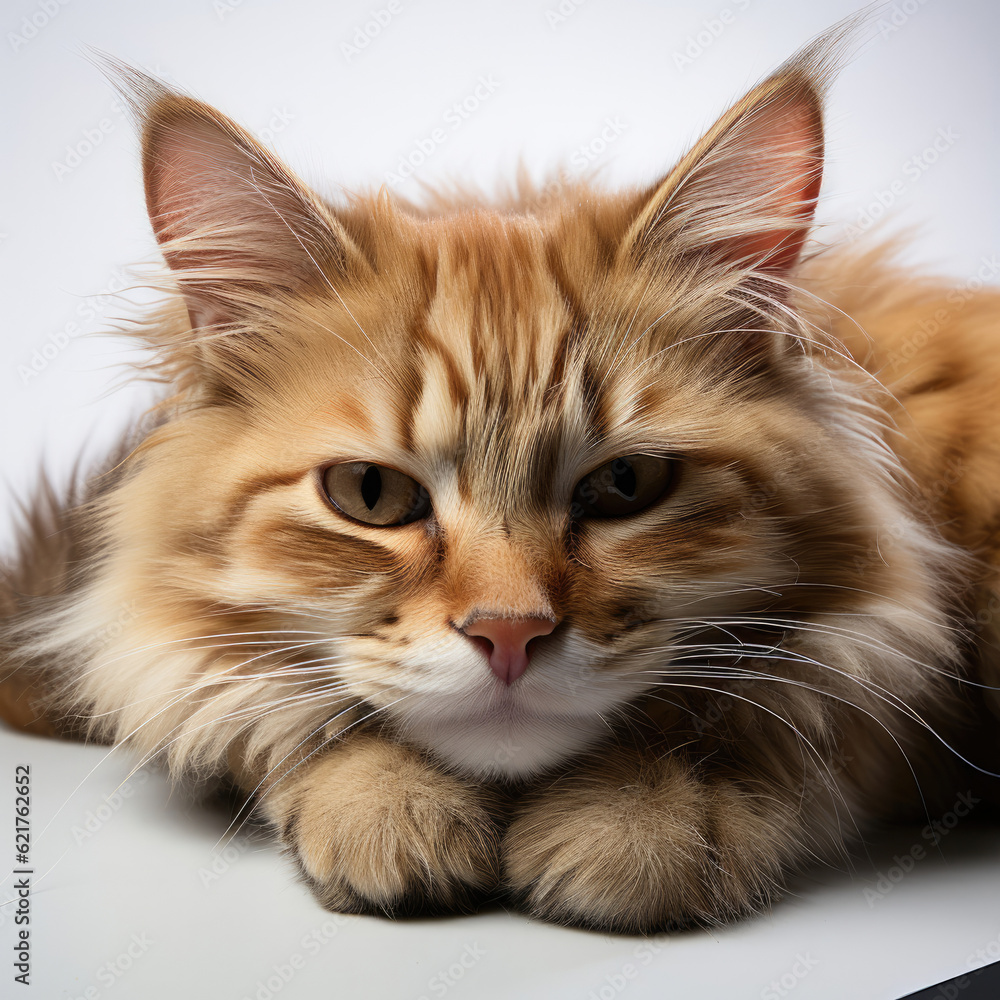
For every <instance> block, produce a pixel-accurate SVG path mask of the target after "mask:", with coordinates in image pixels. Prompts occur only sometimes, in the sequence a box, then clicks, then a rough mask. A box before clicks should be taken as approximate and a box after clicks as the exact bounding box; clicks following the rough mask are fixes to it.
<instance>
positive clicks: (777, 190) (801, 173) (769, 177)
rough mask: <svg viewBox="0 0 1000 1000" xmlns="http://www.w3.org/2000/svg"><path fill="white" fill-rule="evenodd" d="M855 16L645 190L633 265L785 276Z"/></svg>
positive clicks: (816, 177)
mask: <svg viewBox="0 0 1000 1000" xmlns="http://www.w3.org/2000/svg"><path fill="white" fill-rule="evenodd" d="M861 20H862V19H861V18H857V17H855V18H850V19H848V20H847V21H844V22H842V23H841V24H839V25H837V26H836V27H835V28H833V29H831V30H830V31H829V32H827V33H825V34H824V35H822V36H820V37H819V38H818V39H816V40H815V41H814V42H813V43H812V44H810V45H809V46H807V47H806V48H805V49H803V50H802V51H801V52H799V53H798V54H797V55H795V56H794V57H793V58H792V59H790V60H789V61H788V62H787V63H785V64H784V65H783V66H781V67H780V68H779V69H778V70H777V71H776V72H774V73H773V74H771V75H770V76H769V77H767V78H766V79H765V80H764V81H762V82H761V83H760V84H758V85H757V86H756V87H754V88H753V90H751V91H750V92H749V93H748V94H747V95H746V96H745V97H744V98H743V99H742V100H741V101H739V102H737V103H736V104H735V105H733V107H731V108H730V109H729V110H728V111H727V112H726V113H725V114H724V115H723V116H722V117H721V118H720V119H719V120H718V121H717V122H716V123H715V125H713V126H712V128H711V129H709V131H708V132H707V133H706V134H705V135H704V136H703V137H702V139H701V140H700V141H699V142H698V143H697V144H696V145H695V146H694V148H693V149H691V151H690V152H689V153H688V154H687V155H686V156H685V157H684V158H683V159H682V160H681V161H680V163H679V164H678V165H677V166H676V167H675V168H674V169H673V170H672V171H671V172H670V173H669V174H668V175H667V177H666V178H664V179H663V180H662V181H660V182H659V183H657V184H656V185H655V186H654V187H653V188H651V189H650V191H649V193H648V194H647V196H646V198H645V200H644V202H643V207H642V209H641V210H640V212H639V215H638V217H637V218H636V219H635V220H634V222H633V224H632V226H631V228H630V230H629V233H628V235H627V237H626V240H625V248H624V249H625V252H626V253H628V254H629V255H630V256H631V257H632V258H633V259H634V260H636V261H638V260H647V261H649V260H652V262H653V264H654V266H655V265H656V264H657V263H660V262H664V261H666V260H669V259H671V258H677V257H682V258H687V257H691V256H696V257H699V258H706V257H707V258H709V259H712V260H715V261H716V262H718V263H720V264H722V265H724V266H728V267H732V268H735V269H746V270H753V271H758V272H764V273H768V274H771V275H773V276H779V277H780V276H784V275H785V274H787V272H789V271H790V270H791V268H792V267H794V265H795V264H796V263H797V261H798V259H799V257H800V255H801V252H802V246H803V243H804V242H805V240H806V237H807V235H808V232H809V228H810V226H811V224H812V219H813V213H814V211H815V207H816V202H817V199H818V197H819V190H820V183H821V181H822V175H823V98H824V94H825V90H826V86H827V84H828V82H829V79H830V77H831V75H832V73H833V71H834V69H835V68H836V66H837V65H838V64H839V63H840V61H841V59H842V55H843V50H844V48H845V46H846V45H847V43H848V42H850V41H851V39H852V38H853V35H854V34H855V32H856V29H857V27H858V24H859V23H861Z"/></svg>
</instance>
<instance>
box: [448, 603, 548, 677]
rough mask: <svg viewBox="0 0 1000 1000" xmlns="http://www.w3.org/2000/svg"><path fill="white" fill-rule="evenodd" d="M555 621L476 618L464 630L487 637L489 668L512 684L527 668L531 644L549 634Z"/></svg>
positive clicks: (480, 637) (471, 634)
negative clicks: (529, 645)
mask: <svg viewBox="0 0 1000 1000" xmlns="http://www.w3.org/2000/svg"><path fill="white" fill-rule="evenodd" d="M555 627H556V623H555V622H554V621H552V620H551V619H548V618H476V619H475V620H473V621H471V622H469V624H468V625H466V626H465V627H464V628H463V629H462V631H463V632H464V633H465V634H466V635H468V636H474V637H476V638H479V639H482V640H484V642H483V645H484V646H488V647H489V648H488V649H484V652H485V653H486V655H487V656H488V657H489V660H490V669H491V670H492V671H493V673H495V674H496V675H497V677H499V678H500V680H502V681H503V682H504V684H508V685H510V684H513V683H514V681H516V680H517V679H518V677H520V676H521V674H523V673H524V672H525V670H527V669H528V660H529V659H530V657H531V654H530V653H529V652H528V643H529V642H531V640H532V639H536V638H538V636H540V635H548V634H549V633H550V632H551V631H552V630H553V629H554V628H555Z"/></svg>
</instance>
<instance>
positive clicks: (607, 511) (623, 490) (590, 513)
mask: <svg viewBox="0 0 1000 1000" xmlns="http://www.w3.org/2000/svg"><path fill="white" fill-rule="evenodd" d="M673 478H674V462H673V461H671V460H670V459H669V458H657V457H656V456H654V455H624V456H622V457H621V458H616V459H613V460H612V461H610V462H608V463H607V464H606V465H602V466H601V467H600V468H599V469H594V471H593V472H591V473H589V474H588V475H586V476H584V477H583V479H581V480H580V482H579V483H578V484H577V487H576V490H575V492H574V493H573V516H574V517H626V516H627V515H629V514H637V513H638V512H639V511H640V510H645V509H646V508H647V507H649V506H650V505H651V504H653V503H655V502H656V501H657V500H659V499H660V497H662V496H663V494H664V493H666V491H667V490H668V489H669V488H670V485H671V483H672V482H673Z"/></svg>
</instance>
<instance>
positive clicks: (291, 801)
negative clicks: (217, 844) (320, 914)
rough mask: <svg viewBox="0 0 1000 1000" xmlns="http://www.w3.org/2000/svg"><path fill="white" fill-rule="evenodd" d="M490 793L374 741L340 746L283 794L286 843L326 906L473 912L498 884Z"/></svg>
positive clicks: (360, 910) (347, 910) (415, 755)
mask: <svg viewBox="0 0 1000 1000" xmlns="http://www.w3.org/2000/svg"><path fill="white" fill-rule="evenodd" d="M492 807H493V803H492V802H491V801H490V799H489V797H488V793H487V792H486V791H484V790H482V789H479V788H475V787H472V786H469V785H467V784H465V783H464V782H462V781H461V780H460V779H458V778H456V777H454V776H453V775H450V774H446V773H444V772H442V771H440V770H438V769H436V768H435V767H434V766H433V765H432V764H431V763H430V762H429V761H428V760H426V759H425V758H424V757H422V756H421V755H420V754H418V753H416V752H415V751H412V750H410V749H408V748H406V747H403V746H399V745H397V744H394V743H390V742H387V741H385V740H382V739H378V738H374V737H360V738H357V739H354V740H351V741H349V742H348V743H346V744H345V745H343V746H340V747H336V748H334V749H333V750H332V751H331V752H330V753H328V754H327V755H325V756H324V757H323V758H322V759H320V760H319V761H317V762H315V763H314V764H313V765H312V766H311V767H309V769H308V771H307V773H306V774H305V775H304V776H303V777H302V778H301V779H299V780H298V781H297V782H296V783H295V787H294V789H292V790H289V791H285V792H283V793H282V794H281V795H280V797H279V800H278V808H279V810H280V811H281V812H282V813H283V814H284V815H283V817H280V818H279V817H276V819H277V821H278V822H280V823H281V825H282V827H283V835H282V839H283V840H284V842H285V843H286V844H287V846H288V847H289V848H290V850H291V852H292V853H293V854H294V855H295V857H296V858H297V860H298V863H299V866H300V868H301V870H302V872H303V874H304V876H305V879H306V881H307V883H308V884H309V886H310V888H311V889H312V891H313V893H314V894H315V895H316V897H317V899H318V900H319V901H320V902H321V903H322V904H323V905H324V906H325V907H327V908H328V909H331V910H334V911H337V912H341V913H379V914H383V915H389V916H397V915H399V916H402V915H413V914H417V913H440V912H450V911H456V910H469V909H472V908H473V907H474V905H475V903H476V902H477V901H478V900H481V899H482V898H484V897H486V896H488V895H489V894H490V893H491V892H493V891H494V890H495V888H496V886H497V884H498V882H499V860H498V849H499V839H500V838H499V831H498V829H497V826H496V822H495V820H494V818H493V817H492V816H491V814H490V809H491V808H492Z"/></svg>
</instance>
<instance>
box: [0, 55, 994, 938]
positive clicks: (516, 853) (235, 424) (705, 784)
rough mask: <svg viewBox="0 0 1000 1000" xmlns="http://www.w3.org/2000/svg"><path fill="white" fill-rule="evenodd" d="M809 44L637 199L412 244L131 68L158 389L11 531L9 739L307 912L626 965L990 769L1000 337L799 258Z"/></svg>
mask: <svg viewBox="0 0 1000 1000" xmlns="http://www.w3.org/2000/svg"><path fill="white" fill-rule="evenodd" d="M837 44H838V43H837V42H836V40H835V39H834V40H831V37H824V38H822V39H820V40H819V41H818V42H816V43H814V44H812V45H811V46H808V47H807V48H806V49H804V50H803V51H802V52H800V53H799V54H798V55H796V56H794V57H793V58H792V59H791V60H789V61H788V62H787V63H785V64H784V65H783V66H781V67H780V68H779V69H778V70H776V71H775V72H774V73H773V74H772V75H770V76H769V77H768V78H766V79H765V80H764V81H763V82H762V83H760V84H758V85H757V86H755V87H754V88H753V89H751V90H750V92H749V93H748V94H747V95H746V96H744V97H743V98H742V99H741V100H739V101H738V102H737V103H736V104H735V105H733V106H732V107H731V108H730V109H729V110H728V111H726V113H725V114H724V115H723V116H722V117H721V118H720V119H719V120H718V121H717V122H716V123H715V124H714V125H713V126H712V127H711V129H710V130H709V131H708V132H707V133H706V134H705V135H704V136H703V137H702V138H701V139H700V140H699V141H698V142H697V143H696V144H695V145H694V147H693V148H692V149H691V150H690V151H689V152H688V153H687V154H686V155H685V156H684V157H683V158H682V159H681V160H680V162H679V163H678V164H677V165H676V166H675V167H674V168H673V169H672V170H670V171H669V172H668V173H666V175H665V176H664V177H663V178H662V179H661V180H659V181H658V182H657V183H654V184H652V185H649V186H646V187H643V188H637V189H632V190H624V191H618V192H607V191H604V190H601V189H600V188H599V187H597V186H596V185H595V184H594V183H592V182H591V181H580V180H572V179H567V178H562V179H558V180H556V181H554V182H553V183H551V184H549V185H548V186H545V187H542V188H539V189H533V188H530V187H529V186H527V185H525V186H524V188H523V190H521V191H520V192H519V194H518V195H516V196H511V197H510V198H508V199H506V200H505V199H499V200H498V201H496V202H494V203H488V202H486V201H484V200H476V199H473V198H470V197H468V196H465V195H462V196H455V197H453V198H448V197H446V196H441V197H439V198H438V199H437V200H436V201H435V200H433V199H432V200H431V202H430V204H428V205H425V206H423V207H419V206H416V205H413V204H410V203H407V202H405V201H403V200H401V199H399V198H397V197H393V196H392V195H390V194H389V193H387V192H386V191H385V190H384V189H383V190H380V191H378V192H376V193H373V194H366V195H356V196H353V197H352V198H350V199H349V200H347V201H346V202H345V203H344V204H340V205H334V204H331V203H328V202H327V201H324V200H322V199H321V198H320V197H318V196H317V195H316V194H315V193H314V192H312V191H311V190H310V189H309V188H307V187H306V186H305V185H304V184H303V183H302V182H301V181H300V180H298V179H297V178H296V177H295V176H294V175H293V174H292V173H291V172H290V171H289V170H288V169H287V168H286V167H285V166H284V165H283V164H281V163H280V162H279V161H278V159H277V158H276V157H275V156H274V155H273V154H272V153H271V152H269V151H268V150H266V149H265V148H264V147H263V146H261V145H260V144H259V143H258V142H257V141H256V140H255V139H254V138H253V137H252V136H251V135H250V134H249V133H247V132H246V131H244V130H243V129H242V128H240V127H239V126H238V125H236V124H235V123H233V122H232V121H231V120H230V119H229V118H227V117H225V116H224V115H223V114H221V113H220V112H219V111H217V110H215V109H214V108H211V107H209V106H208V105H206V104H204V103H201V102H200V101H198V100H195V99H193V98H191V97H188V96H186V95H184V94H182V93H180V92H177V91H174V90H171V89H168V88H167V87H166V86H164V85H162V84H161V83H160V82H158V81H155V80H153V79H152V78H150V77H147V76H144V75H143V74H141V73H139V72H138V71H135V70H131V69H129V68H127V67H123V66H119V67H118V68H117V70H116V72H117V74H118V77H119V80H120V81H123V82H122V86H123V87H124V89H125V91H126V92H127V94H128V97H129V100H130V102H131V107H132V109H133V111H134V113H135V115H136V117H137V119H138V121H139V125H140V129H141V135H142V157H143V167H144V180H145V192H146V200H147V204H148V208H149V215H150V220H151V224H152V228H153V232H154V234H155V237H156V239H157V241H158V243H159V246H160V249H161V250H162V253H163V256H164V258H165V261H166V264H167V266H168V268H167V271H166V272H165V276H164V279H163V280H164V290H165V299H164V303H163V305H162V307H160V308H159V309H157V310H155V311H154V312H153V314H151V315H150V316H149V317H147V318H146V319H145V320H144V321H143V322H142V323H141V324H140V326H139V327H138V330H139V333H140V335H141V336H142V337H144V339H145V342H146V344H147V345H148V347H149V352H150V357H151V358H152V359H153V360H151V361H150V362H149V363H148V364H147V365H146V369H145V374H147V375H152V376H154V377H156V378H158V379H160V380H161V381H162V383H163V384H164V386H165V387H166V389H165V391H164V394H163V398H162V400H161V401H160V402H159V404H158V405H157V406H156V408H155V410H154V411H153V412H151V413H150V414H149V415H147V417H146V418H144V420H142V421H140V422H139V424H138V425H137V426H136V428H135V429H134V430H133V432H132V433H131V435H130V436H129V437H128V439H127V440H126V441H125V442H123V445H122V448H121V450H120V452H119V453H117V454H115V455H114V456H112V457H111V458H110V459H109V461H108V462H107V463H106V465H105V466H104V467H103V468H101V469H98V470H97V471H96V472H95V473H94V474H93V475H91V476H90V477H89V478H87V479H86V480H85V481H84V482H83V483H82V484H81V485H80V486H79V487H78V488H77V489H76V490H75V491H74V492H73V493H72V495H70V496H69V497H67V498H64V499H61V500H60V499H56V498H54V494H53V491H52V489H51V487H48V486H45V485H43V486H42V487H41V488H40V490H39V491H38V494H37V497H36V500H35V502H34V504H32V505H30V507H29V509H28V514H27V517H26V520H25V522H24V524H23V525H22V526H21V530H20V535H19V549H18V551H17V552H16V553H15V555H14V557H13V558H12V559H11V560H10V561H9V565H8V566H7V568H6V572H5V574H4V577H3V582H2V585H0V614H2V616H3V626H2V631H0V661H2V663H3V666H4V670H3V678H4V679H3V685H2V687H0V704H2V708H3V715H4V717H5V718H6V719H7V720H8V722H9V723H10V724H12V725H15V726H18V727H20V728H22V729H25V730H27V731H34V732H39V733H48V734H52V735H62V736H70V737H78V738H84V739H91V740H96V741H102V742H105V743H109V744H115V745H121V746H124V747H127V748H130V749H131V750H132V751H134V752H135V753H136V755H137V759H138V760H143V761H144V760H148V759H153V758H155V759H157V760H161V761H164V762H165V763H166V764H167V766H169V768H170V770H171V772H173V773H175V774H177V775H192V776H204V777H212V776H214V777H216V778H218V777H221V778H223V779H224V780H226V781H228V782H231V783H232V785H233V786H234V787H236V788H237V789H239V790H240V792H241V794H242V796H243V798H244V800H245V801H246V803H247V806H248V808H249V807H251V806H252V808H253V809H254V810H255V813H256V815H257V816H259V817H260V818H261V819H263V820H264V821H266V822H267V823H269V824H270V825H271V826H272V827H273V828H274V829H275V830H276V831H277V835H278V837H279V838H280V841H281V843H282V844H283V845H284V847H285V848H286V849H287V851H288V852H289V854H290V855H291V856H292V857H293V858H294V859H295V861H296V863H297V866H298V868H299V870H300V872H301V876H302V878H303V880H304V881H305V883H306V884H307V885H308V886H309V887H310V889H311V890H312V891H313V893H314V894H315V896H316V898H317V899H318V900H319V901H320V902H321V903H322V904H323V905H324V906H326V907H328V908H330V909H332V910H336V911H342V912H360V913H376V914H386V915H403V914H413V913H447V912H456V911H465V910H470V909H474V908H476V907H477V906H480V905H482V904H483V903H484V902H487V901H500V902H502V903H503V904H504V905H507V906H511V907H518V908H520V909H522V910H523V911H525V912H527V913H529V914H532V915H534V916H536V917H539V918H542V919H545V920H550V921H555V922H559V923H563V924H568V925H574V926H580V927H585V928H593V929H599V930H604V931H617V932H628V933H633V932H653V931H659V930H663V929H669V928H676V927H682V926H687V925H692V924H704V923H716V922H722V921H727V920H731V919H734V918H738V917H740V916H742V915H746V914H749V913H752V912H754V911H757V910H759V909H760V908H762V907H764V906H766V905H768V904H769V902H770V901H771V900H773V899H775V898H776V897H777V896H778V895H780V893H781V891H782V888H783V886H784V885H785V884H786V882H787V879H788V878H789V876H790V875H792V874H794V873H796V872H798V871H801V870H803V869H804V868H805V867H806V866H808V865H810V864H812V863H814V862H815V860H816V859H828V860H831V859H832V860H837V859H841V858H843V857H845V856H846V855H845V852H846V851H847V850H848V848H849V846H850V845H851V844H852V843H854V842H856V841H857V840H858V838H859V837H860V836H861V835H862V834H863V833H864V831H865V829H868V828H870V825H871V824H872V823H873V822H875V821H878V820H880V819H885V818H890V817H893V816H905V815H912V814H916V815H920V814H921V810H924V809H931V808H934V806H933V803H935V802H937V801H945V800H946V798H947V796H948V795H949V794H951V792H952V791H953V790H954V782H955V781H956V780H957V779H956V774H957V773H959V772H958V770H957V769H958V768H960V767H963V766H964V765H963V764H962V761H963V760H965V759H968V760H969V761H971V762H972V763H973V764H975V765H976V766H977V767H978V768H979V769H980V770H981V771H983V772H989V770H990V764H992V765H993V768H994V769H996V765H997V763H998V756H1000V755H997V754H996V753H995V750H996V744H995V734H996V731H997V726H996V716H995V715H994V714H993V711H994V709H995V707H996V700H995V698H994V697H993V691H992V690H991V688H994V687H995V685H996V684H997V683H998V664H1000V657H998V630H997V613H996V612H997V610H998V606H1000V601H998V596H997V595H998V580H1000V575H998V567H1000V532H998V525H1000V422H998V421H997V420H996V418H995V416H994V411H995V406H996V402H997V399H998V395H997V391H998V386H1000V294H998V292H997V291H995V290H992V289H988V288H987V289H982V290H979V291H976V292H975V293H971V292H965V291H958V292H957V291H956V289H955V288H954V287H952V285H950V284H949V283H948V282H945V281H936V280H932V279H929V278H915V277H913V275H912V274H911V273H910V272H909V271H908V270H905V269H903V268H902V267H900V266H898V265H897V264H895V263H894V262H893V261H894V257H893V252H894V251H893V247H892V246H891V245H890V244H886V243H884V242H883V243H873V244H872V245H871V246H869V247H867V248H865V249H862V250H857V249H856V248H850V249H848V250H844V249H838V248H836V247H833V248H827V249H825V250H818V249H816V248H815V247H814V246H813V244H812V243H810V242H809V240H810V233H811V227H812V222H813V215H814V210H815V206H816V203H817V199H818V198H819V193H820V183H821V177H822V169H823V157H824V148H823V147H824V138H823V111H822V108H823V95H824V91H825V89H826V86H827V83H828V79H829V77H830V74H831V68H832V65H833V64H834V63H835V61H836V57H837ZM929 318H933V319H934V321H935V323H936V327H935V332H934V334H933V336H923V337H922V338H921V339H920V340H919V342H918V341H917V340H916V339H915V336H916V334H915V331H917V330H920V329H923V330H925V331H926V326H921V324H922V323H924V321H925V320H927V319H929ZM914 345H916V346H914ZM122 609H128V613H127V614H123V610H122ZM112 626H113V627H112ZM977 754H978V756H977ZM966 770H967V771H968V772H969V773H970V774H972V773H975V772H974V771H973V770H972V769H968V768H967V769H966ZM962 780H965V778H964V777H963V779H962ZM970 780H971V779H970ZM963 787H964V786H963Z"/></svg>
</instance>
